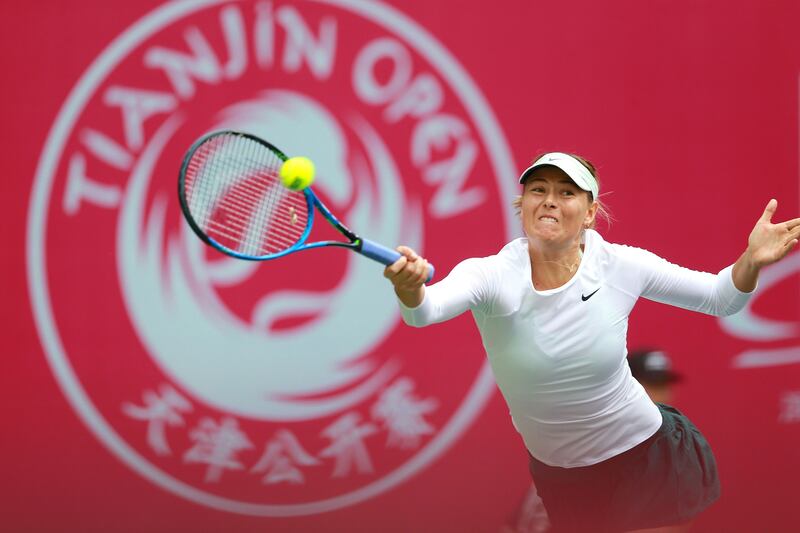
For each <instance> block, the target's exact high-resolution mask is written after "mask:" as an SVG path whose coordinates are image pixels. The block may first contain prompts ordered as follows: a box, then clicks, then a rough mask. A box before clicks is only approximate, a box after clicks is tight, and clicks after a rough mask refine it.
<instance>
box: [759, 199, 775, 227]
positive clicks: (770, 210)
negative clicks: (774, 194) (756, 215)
mask: <svg viewBox="0 0 800 533" xmlns="http://www.w3.org/2000/svg"><path fill="white" fill-rule="evenodd" d="M776 209H778V200H776V199H775V198H773V199H772V200H770V201H769V202H767V207H765V208H764V212H763V213H762V214H761V219H760V220H761V221H762V222H770V221H772V215H774V214H775V210H776Z"/></svg>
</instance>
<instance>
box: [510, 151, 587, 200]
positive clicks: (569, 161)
mask: <svg viewBox="0 0 800 533" xmlns="http://www.w3.org/2000/svg"><path fill="white" fill-rule="evenodd" d="M545 165H553V166H555V167H558V168H560V169H561V170H563V171H564V172H565V173H566V174H567V176H569V177H570V179H572V181H574V182H575V185H577V186H578V187H580V188H581V189H583V190H584V191H588V192H590V193H592V199H593V200H597V196H598V194H599V192H600V186H599V185H598V183H597V179H596V178H595V177H594V176H592V173H591V172H589V169H588V168H586V167H585V166H584V165H583V163H581V162H580V161H578V160H577V159H575V158H574V157H572V156H571V155H569V154H564V153H562V152H550V153H549V154H544V155H543V156H542V157H540V158H539V159H537V160H536V161H534V162H533V164H532V165H531V166H529V167H528V168H526V169H525V170H524V171H523V172H522V174H520V176H519V182H520V183H524V182H525V178H527V177H528V174H530V173H531V172H533V169H535V168H538V167H542V166H545Z"/></svg>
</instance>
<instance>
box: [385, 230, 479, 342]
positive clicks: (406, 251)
mask: <svg viewBox="0 0 800 533" xmlns="http://www.w3.org/2000/svg"><path fill="white" fill-rule="evenodd" d="M397 251H398V252H400V254H402V257H401V258H400V259H398V260H397V261H395V262H394V263H393V264H391V265H389V266H388V267H386V269H385V270H384V276H385V277H386V278H387V279H388V280H389V281H390V282H391V283H392V285H393V286H394V291H395V294H397V298H398V299H399V300H400V303H401V306H400V310H401V314H402V315H403V320H404V321H405V323H406V324H408V325H409V326H416V327H421V326H427V325H428V324H434V323H436V322H443V321H445V320H449V319H451V318H453V317H456V316H458V315H460V314H461V313H463V312H464V311H466V310H468V309H474V308H476V307H479V306H481V304H482V303H484V302H485V301H486V300H487V298H486V294H488V292H489V291H488V290H487V283H486V279H485V276H484V268H483V267H482V265H481V261H482V260H481V259H467V260H465V261H462V262H461V263H459V264H458V265H456V267H455V268H454V269H453V271H452V272H450V274H448V275H447V277H445V278H444V279H443V280H441V281H440V282H438V283H436V284H434V285H431V286H429V287H426V286H425V279H427V275H428V262H427V261H426V260H425V259H424V258H422V257H421V256H419V254H417V253H416V252H415V251H414V250H412V249H411V248H408V247H407V246H399V247H398V248H397Z"/></svg>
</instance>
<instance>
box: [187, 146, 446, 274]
mask: <svg viewBox="0 0 800 533" xmlns="http://www.w3.org/2000/svg"><path fill="white" fill-rule="evenodd" d="M286 159H287V158H286V155H284V154H283V152H281V151H280V150H278V149H277V148H275V147H274V146H273V145H272V144H270V143H268V142H266V141H264V140H262V139H259V138H258V137H256V136H254V135H250V134H247V133H241V132H236V131H227V130H226V131H217V132H213V133H210V134H208V135H205V136H204V137H201V138H200V139H198V140H197V141H196V142H195V143H194V144H193V145H192V146H191V148H190V149H189V151H188V152H187V153H186V155H185V156H184V158H183V164H182V165H181V171H180V177H179V179H178V194H179V197H180V204H181V209H182V210H183V214H184V216H185V217H186V220H187V221H188V223H189V226H190V227H191V228H192V230H193V231H194V232H195V233H196V234H197V236H198V237H200V239H202V240H203V242H205V243H206V244H208V245H209V246H212V247H213V248H216V249H217V250H219V251H220V252H222V253H224V254H227V255H230V256H232V257H237V258H239V259H249V260H255V261H262V260H268V259H277V258H279V257H283V256H285V255H287V254H290V253H293V252H297V251H300V250H307V249H310V248H320V247H322V246H339V247H342V248H349V249H350V250H353V251H355V252H358V253H360V254H361V255H364V256H366V257H369V258H370V259H373V260H375V261H377V262H379V263H382V264H384V265H391V264H392V263H394V262H395V261H397V260H398V259H400V257H401V255H400V253H398V252H397V251H395V250H392V249H391V248H387V247H385V246H383V245H380V244H378V243H376V242H373V241H370V240H369V239H364V238H362V237H359V236H358V235H356V234H355V233H353V231H351V230H350V229H349V228H348V227H347V226H345V225H344V224H343V223H342V222H341V221H340V220H339V219H337V218H336V217H335V216H334V215H333V214H332V213H331V212H330V211H329V210H328V208H327V207H325V204H323V203H322V202H321V201H320V199H319V198H318V197H317V196H316V195H315V194H314V191H312V190H311V188H310V187H306V188H305V189H303V190H301V191H293V190H291V189H288V188H287V187H284V186H283V184H282V183H281V180H280V177H279V171H280V169H281V166H282V165H283V162H284V161H286ZM315 211H319V212H320V213H321V214H322V216H323V217H325V219H326V220H327V221H328V222H330V223H331V225H332V226H333V227H334V228H336V229H337V230H338V231H339V232H340V233H341V234H342V235H344V236H345V237H346V238H347V241H346V242H345V241H317V242H307V240H308V237H309V234H310V233H311V227H312V225H313V224H314V212H315ZM429 266H430V269H429V274H428V279H427V280H426V281H430V280H431V278H433V273H434V269H433V265H429Z"/></svg>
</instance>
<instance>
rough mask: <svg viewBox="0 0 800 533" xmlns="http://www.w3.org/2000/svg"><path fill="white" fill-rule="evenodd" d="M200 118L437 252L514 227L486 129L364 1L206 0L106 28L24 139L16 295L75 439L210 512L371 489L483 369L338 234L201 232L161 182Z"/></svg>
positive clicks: (496, 133)
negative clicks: (87, 438) (268, 257)
mask: <svg viewBox="0 0 800 533" xmlns="http://www.w3.org/2000/svg"><path fill="white" fill-rule="evenodd" d="M215 129H237V130H244V131H248V132H250V133H253V134H256V135H258V136H260V137H263V138H265V139H266V140H268V141H270V142H272V143H274V144H275V145H276V146H278V147H279V148H280V149H282V150H283V151H284V152H286V153H287V154H289V155H306V156H309V157H311V158H312V159H313V160H314V161H315V162H316V164H317V167H318V168H319V175H318V178H317V181H316V183H315V192H317V193H318V194H319V195H320V196H321V197H322V198H323V200H324V201H325V202H326V204H328V205H329V207H330V208H331V210H332V211H333V212H334V214H336V215H338V216H340V217H341V218H343V219H344V220H345V221H346V222H347V223H348V225H349V226H350V227H352V228H353V229H354V230H355V231H356V232H358V233H360V234H363V235H364V236H365V237H368V238H370V239H372V240H375V241H377V242H381V243H384V244H386V245H388V246H394V245H396V244H400V243H403V244H409V245H411V246H413V247H415V248H417V249H419V250H421V251H422V252H423V253H424V254H425V255H426V256H427V257H429V258H430V259H431V261H432V262H434V263H435V264H436V265H437V266H438V267H439V272H440V275H444V273H445V272H447V271H448V270H449V269H450V268H452V266H454V265H455V264H456V263H457V262H458V261H459V260H460V259H462V258H463V257H466V256H469V255H475V254H479V253H482V254H484V255H485V254H486V253H487V250H488V251H493V250H496V249H498V248H499V246H500V245H502V244H503V243H504V242H505V240H508V239H504V238H503V237H506V238H510V237H511V236H512V234H513V233H515V229H514V228H515V226H516V222H515V221H514V219H513V214H512V212H511V210H510V209H508V208H507V204H508V202H509V200H510V198H511V197H512V184H513V181H512V178H511V176H513V175H514V173H515V169H514V165H513V163H512V160H511V157H510V154H509V150H508V148H507V146H506V143H505V141H504V136H503V134H502V132H501V130H500V129H499V127H498V125H497V124H496V121H495V119H494V116H493V114H492V112H491V109H490V108H489V106H488V105H487V103H486V102H485V100H484V98H483V97H482V95H481V94H480V92H479V91H478V89H477V88H476V86H475V84H474V83H473V82H472V80H471V79H470V78H469V76H468V75H467V74H466V73H465V72H464V70H463V69H462V68H461V67H460V66H459V64H458V62H457V61H456V60H455V58H453V57H452V56H451V55H450V54H449V53H448V52H447V51H446V50H445V49H444V48H443V47H442V46H441V44H439V43H438V42H437V41H436V40H435V39H434V38H433V37H432V36H431V35H429V34H428V33H426V32H425V31H424V30H423V29H421V28H420V27H419V26H417V25H416V24H415V23H414V22H413V21H412V20H410V19H408V18H407V17H405V16H404V15H403V14H401V13H399V12H397V11H395V10H394V9H392V8H390V7H387V6H384V5H381V4H378V3H375V4H373V3H361V2H351V1H347V0H336V1H334V0H330V1H317V2H273V1H265V0H255V1H238V2H235V1H224V0H209V1H204V2H172V3H169V4H166V5H164V6H162V7H160V8H158V9H156V10H155V11H153V12H152V13H150V14H149V15H147V16H146V17H145V18H143V19H142V20H140V21H139V22H137V23H136V24H135V25H134V26H132V27H131V28H130V29H129V30H127V31H126V32H125V33H124V34H122V35H120V36H119V37H118V38H117V39H116V40H115V41H114V42H113V43H112V44H111V45H110V46H109V47H108V48H107V49H106V50H105V51H104V52H103V53H102V54H101V55H100V57H98V59H97V60H96V61H95V62H94V64H93V65H92V66H91V67H90V68H89V70H88V71H87V73H86V74H85V75H84V76H83V77H82V78H81V80H80V81H79V82H78V84H77V85H76V87H75V89H74V90H73V92H72V93H71V94H70V96H69V98H68V100H67V102H66V103H65V105H64V107H63V108H62V110H61V112H60V114H59V116H58V118H57V120H56V122H55V124H54V126H53V130H52V131H51V133H50V135H49V137H48V140H47V143H46V146H45V148H44V150H43V153H42V156H41V159H40V162H39V167H38V170H37V176H36V180H35V184H34V191H33V195H32V200H31V206H30V211H29V221H28V250H27V252H28V273H29V286H30V292H31V300H32V302H33V308H34V314H35V318H36V323H37V327H38V329H39V334H40V337H41V340H42V343H43V345H44V348H45V352H46V354H47V357H48V361H49V363H50V365H51V367H52V369H53V372H54V374H55V376H56V378H57V380H58V382H59V384H60V386H61V387H62V390H63V391H64V394H65V395H66V396H67V398H68V399H69V401H70V402H71V404H72V406H73V408H74V409H75V410H76V412H77V413H78V414H79V415H80V417H81V418H82V420H83V421H84V422H85V423H86V424H87V426H88V427H89V429H90V430H91V431H92V432H93V433H94V434H95V435H96V436H97V437H98V439H99V440H100V441H101V442H102V443H103V444H104V445H105V446H106V447H107V448H108V449H109V450H110V451H111V452H112V453H114V454H115V456H117V457H118V458H119V459H120V460H122V461H123V462H124V463H126V464H127V465H128V466H130V467H131V468H133V469H134V470H135V471H136V472H138V473H139V474H140V475H142V476H144V477H145V478H147V479H149V480H150V481H152V482H153V483H155V484H157V485H158V486H160V487H162V488H165V489H167V490H169V491H171V492H173V493H175V494H178V495H180V496H182V497H184V498H187V499H189V500H191V501H194V502H197V503H200V504H203V505H207V506H210V507H213V508H217V509H222V510H226V511H230V512H236V513H243V514H251V515H261V516H291V515H303V514H312V513H319V512H324V511H327V510H331V509H336V508H340V507H343V506H347V505H352V504H354V503H356V502H359V501H363V500H365V499H368V498H371V497H374V496H376V495H378V494H380V493H382V492H384V491H386V490H387V489H389V488H391V487H393V486H395V485H397V484H399V483H402V482H403V481H404V480H407V479H408V478H409V477H411V476H413V475H415V474H416V473H418V472H420V471H421V470H422V469H424V468H425V467H426V465H429V464H431V463H432V462H433V461H435V460H436V459H437V458H438V457H440V456H441V455H442V454H443V453H445V452H446V451H447V449H449V447H451V446H452V445H453V444H454V443H455V442H456V441H457V440H458V438H459V437H460V436H461V435H462V434H463V432H464V431H465V429H467V428H468V427H469V426H470V424H471V423H472V422H473V421H474V419H475V417H476V415H477V414H478V413H479V412H480V410H481V409H482V407H483V406H484V405H485V403H486V401H487V399H488V398H489V397H490V396H491V394H492V393H493V392H494V390H495V387H494V382H493V379H492V376H491V371H490V370H489V368H488V365H487V363H486V362H485V360H484V358H483V357H482V353H481V352H480V351H479V349H478V346H476V345H475V344H474V342H472V341H471V340H467V341H465V340H464V337H465V332H466V331H467V330H472V329H473V326H472V324H471V323H470V322H469V321H464V320H457V321H451V322H450V323H447V324H443V325H440V326H437V327H435V328H427V329H426V330H412V329H411V328H406V327H404V326H402V324H401V321H400V320H399V313H398V308H397V303H396V301H395V299H394V297H393V294H392V291H391V289H390V287H389V286H388V284H387V283H386V281H385V280H384V279H383V277H382V276H381V268H380V266H379V265H376V264H375V263H373V262H372V261H369V260H366V259H364V258H361V257H359V256H357V255H356V254H352V253H349V252H345V251H343V250H336V249H324V250H314V251H304V252H301V253H298V254H293V255H292V256H288V257H286V258H282V259H280V260H276V261H270V262H265V263H251V262H243V261H238V260H234V259H231V258H228V257H223V256H221V255H220V254H218V253H216V252H214V251H213V250H210V249H208V248H206V247H204V245H202V244H201V243H200V241H199V240H197V239H196V238H195V237H194V235H193V234H192V233H191V232H190V230H189V229H188V228H187V226H186V224H185V223H184V222H183V220H182V218H181V215H180V211H179V208H178V206H177V197H176V194H175V192H176V191H175V190H176V181H177V171H178V168H179V166H180V161H181V158H182V156H183V153H184V151H185V150H186V149H187V148H188V147H189V146H190V144H191V143H192V142H193V141H194V140H195V139H196V138H198V137H199V136H200V135H202V134H203V133H205V132H208V131H211V130H215ZM316 231H320V232H322V233H321V235H322V236H323V238H328V236H327V235H325V231H326V230H325V228H324V227H322V228H317V227H316V226H315V228H314V230H313V231H312V237H311V238H312V240H314V239H315V237H314V235H315V234H314V232H316ZM330 231H332V230H330ZM465 236H468V237H465ZM465 343H466V344H465Z"/></svg>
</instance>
